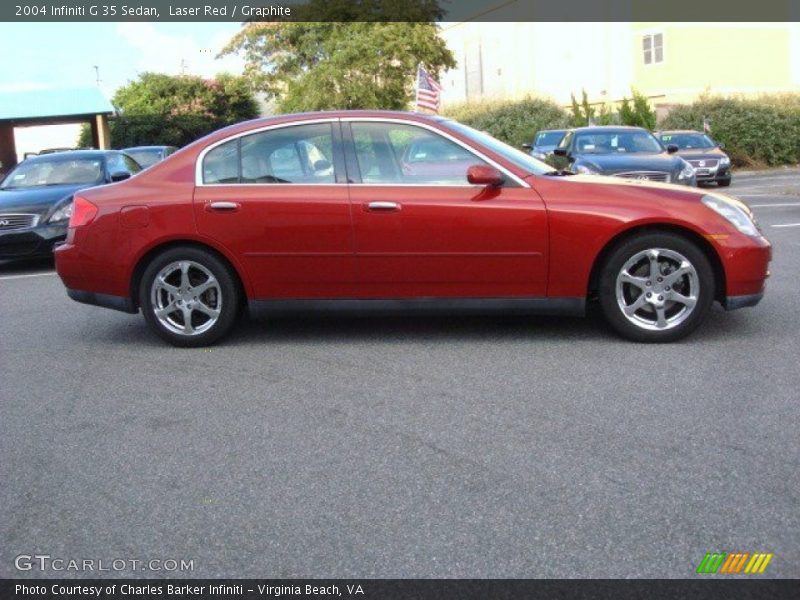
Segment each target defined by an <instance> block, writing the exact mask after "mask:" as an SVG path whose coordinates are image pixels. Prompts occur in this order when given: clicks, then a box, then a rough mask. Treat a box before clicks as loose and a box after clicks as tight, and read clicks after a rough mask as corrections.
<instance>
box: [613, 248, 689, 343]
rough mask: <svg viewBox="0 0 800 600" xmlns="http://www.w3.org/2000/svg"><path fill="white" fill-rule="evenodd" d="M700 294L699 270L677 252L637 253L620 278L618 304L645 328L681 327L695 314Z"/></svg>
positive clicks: (637, 324) (621, 272)
mask: <svg viewBox="0 0 800 600" xmlns="http://www.w3.org/2000/svg"><path fill="white" fill-rule="evenodd" d="M699 295H700V278H699V277H698V275H697V270H696V269H695V267H694V265H692V263H691V262H689V260H688V259H687V258H686V257H685V256H683V255H682V254H680V253H678V252H675V251H674V250H667V249H665V248H650V249H648V250H642V251H641V252H637V253H636V254H634V255H633V256H632V257H631V258H630V259H628V261H627V262H626V263H625V264H624V265H623V266H622V269H621V270H620V272H619V274H618V275H617V281H616V296H617V304H618V305H619V308H620V310H621V311H622V314H623V315H624V316H625V318H626V319H628V321H630V322H631V323H633V324H634V325H636V326H637V327H639V328H641V329H647V330H654V331H664V330H667V329H673V328H674V327H677V326H678V325H680V324H681V323H683V322H684V321H685V320H686V319H688V318H689V315H691V314H692V312H693V311H694V308H695V306H696V304H697V299H698V297H699Z"/></svg>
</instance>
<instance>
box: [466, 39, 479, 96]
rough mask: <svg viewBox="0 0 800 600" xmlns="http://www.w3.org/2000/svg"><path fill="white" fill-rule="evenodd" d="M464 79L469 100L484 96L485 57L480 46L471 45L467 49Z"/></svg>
mask: <svg viewBox="0 0 800 600" xmlns="http://www.w3.org/2000/svg"><path fill="white" fill-rule="evenodd" d="M464 77H465V87H466V95H467V98H480V97H481V96H483V57H482V56H481V46H480V44H469V45H468V46H467V47H466V49H465V52H464Z"/></svg>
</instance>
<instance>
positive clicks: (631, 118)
mask: <svg viewBox="0 0 800 600" xmlns="http://www.w3.org/2000/svg"><path fill="white" fill-rule="evenodd" d="M619 122H620V124H621V125H631V126H633V127H644V128H645V129H648V130H650V131H653V130H654V129H655V128H656V113H655V111H654V110H653V109H652V108H650V101H649V100H648V99H647V96H645V95H644V94H640V93H639V92H637V91H636V90H633V106H631V103H630V100H628V98H627V97H625V98H623V99H622V105H621V106H620V108H619Z"/></svg>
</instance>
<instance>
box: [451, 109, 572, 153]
mask: <svg viewBox="0 0 800 600" xmlns="http://www.w3.org/2000/svg"><path fill="white" fill-rule="evenodd" d="M443 114H444V116H447V117H450V118H452V119H455V120H456V121H460V122H461V123H464V124H465V125H469V126H470V127H474V128H475V129H479V130H481V131H487V132H489V133H490V134H491V135H493V136H494V137H496V138H497V139H499V140H502V141H504V142H506V143H507V144H511V145H512V146H516V147H517V148H519V147H520V146H521V145H522V144H523V143H530V142H531V141H533V136H534V134H535V133H536V132H537V131H540V130H542V129H558V128H562V127H567V126H569V115H568V114H567V112H566V111H565V110H564V109H563V108H561V107H560V106H559V105H558V104H556V103H555V102H552V101H550V100H544V99H541V98H531V97H527V98H524V99H523V100H518V101H499V100H497V101H484V102H468V103H463V104H453V105H448V106H445V108H444V110H443Z"/></svg>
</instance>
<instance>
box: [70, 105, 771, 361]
mask: <svg viewBox="0 0 800 600" xmlns="http://www.w3.org/2000/svg"><path fill="white" fill-rule="evenodd" d="M770 257H771V248H770V244H769V242H768V241H767V240H766V239H765V238H764V237H763V236H762V235H761V233H760V231H759V229H758V227H757V225H756V224H755V221H754V219H753V215H752V213H751V212H750V210H749V209H748V207H747V206H746V205H744V204H742V203H741V202H739V201H737V200H735V199H733V198H729V197H727V196H725V195H722V194H718V193H704V192H703V191H699V190H697V189H695V188H688V187H679V186H672V185H668V184H659V183H653V182H645V181H633V180H624V179H614V178H608V177H596V176H590V175H572V174H570V173H566V172H561V171H553V170H552V167H550V166H548V165H546V164H545V163H542V162H539V161H537V160H536V159H534V158H533V157H531V156H528V155H527V154H525V153H523V152H521V151H518V150H516V149H514V148H512V147H510V146H507V145H506V144H503V143H501V142H499V141H498V140H496V139H494V138H492V137H490V136H489V135H487V134H485V133H482V132H479V131H475V130H473V129H470V128H469V127H466V126H464V125H462V124H459V123H457V122H454V121H450V120H447V119H444V118H440V117H431V116H425V115H420V114H410V113H401V112H375V111H347V112H327V113H309V114H298V115H283V116H279V117H275V118H270V119H262V120H256V121H249V122H246V123H241V124H238V125H234V126H231V127H228V128H226V129H223V130H220V131H217V132H215V133H213V134H211V135H209V136H207V137H205V138H203V139H201V140H198V141H197V142H195V143H193V144H191V145H190V146H187V147H185V148H183V149H182V150H180V151H178V152H177V153H175V154H174V155H172V156H170V157H169V158H167V159H166V160H164V161H163V162H160V163H158V164H156V165H154V166H153V167H151V168H150V169H148V170H147V171H143V172H142V173H140V174H138V175H136V176H134V177H132V178H131V179H129V180H127V181H124V182H121V183H117V184H113V185H109V186H104V187H102V188H93V189H89V190H84V191H81V192H79V193H78V194H76V196H75V204H74V210H73V213H72V217H71V219H70V223H69V229H68V235H67V239H66V242H65V243H64V244H63V245H61V246H60V247H59V248H58V249H57V250H56V263H57V269H58V273H59V275H60V276H61V279H62V280H63V282H64V284H65V285H66V287H67V292H68V294H69V296H70V297H71V298H73V299H74V300H77V301H79V302H85V303H89V304H96V305H100V306H106V307H109V308H115V309H118V310H122V311H125V312H129V313H135V312H137V311H138V310H141V311H142V313H143V314H144V317H145V320H146V321H147V323H148V324H149V325H150V327H152V329H153V330H154V331H155V332H156V333H157V334H158V335H160V336H161V337H162V338H164V339H165V340H167V341H168V342H171V343H173V344H175V345H178V346H200V345H207V344H210V343H212V342H214V341H216V340H218V339H219V338H220V337H222V336H223V335H224V334H226V333H227V332H228V330H229V329H230V328H231V326H232V324H233V323H234V320H235V317H236V315H237V313H238V312H239V311H240V310H242V309H243V308H244V307H246V306H248V305H250V306H251V307H252V306H254V305H266V306H285V305H287V304H289V303H294V306H298V305H299V306H301V307H302V308H303V309H305V310H313V309H314V308H316V307H322V306H331V305H333V306H336V305H341V306H345V307H348V306H349V307H354V308H357V309H361V308H366V307H374V306H378V307H384V306H398V305H402V306H403V307H409V306H411V307H414V306H419V307H423V306H426V307H438V308H439V309H444V310H447V311H450V310H452V311H456V310H459V309H463V308H470V309H476V308H477V309H483V308H485V309H487V310H489V309H494V310H497V309H501V310H513V311H517V312H518V311H521V310H524V311H531V312H543V313H560V314H582V313H583V312H584V309H585V306H586V304H587V302H589V301H593V300H595V299H596V300H597V301H599V303H600V306H601V308H602V312H603V314H604V315H605V317H606V319H607V320H608V322H609V323H610V324H611V326H612V327H613V328H614V329H615V330H616V331H618V332H619V333H620V334H621V335H623V336H625V337H626V338H629V339H631V340H636V341H642V342H667V341H673V340H677V339H679V338H681V337H683V336H685V335H687V334H688V333H689V332H691V331H692V330H693V329H695V328H696V327H697V326H698V325H699V324H700V323H701V321H702V320H703V318H704V317H705V316H706V315H707V313H708V311H709V308H710V306H711V304H712V303H713V302H714V301H715V300H716V301H718V302H720V303H721V304H722V305H723V306H724V307H726V308H728V309H733V308H740V307H744V306H753V305H755V304H757V303H758V301H759V300H760V299H761V297H762V295H763V292H764V282H765V279H766V277H767V276H768V266H769V261H770Z"/></svg>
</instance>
